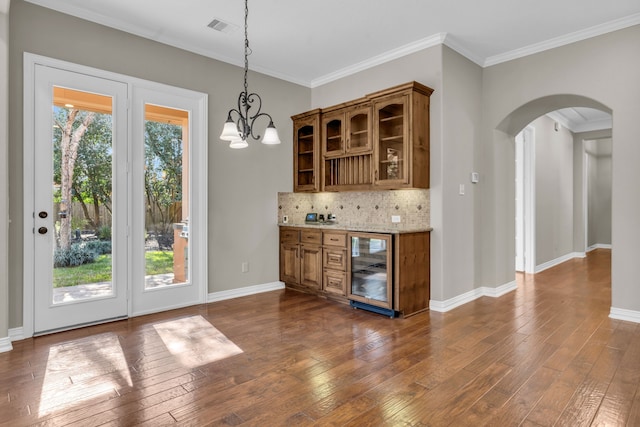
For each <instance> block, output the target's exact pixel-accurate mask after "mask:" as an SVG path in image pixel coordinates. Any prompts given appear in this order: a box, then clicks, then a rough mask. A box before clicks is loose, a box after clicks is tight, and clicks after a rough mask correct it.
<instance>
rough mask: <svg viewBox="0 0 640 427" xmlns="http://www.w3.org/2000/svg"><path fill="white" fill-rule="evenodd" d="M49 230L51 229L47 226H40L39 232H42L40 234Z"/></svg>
mask: <svg viewBox="0 0 640 427" xmlns="http://www.w3.org/2000/svg"><path fill="white" fill-rule="evenodd" d="M47 231H49V230H47V227H40V228H38V233H40V234H47Z"/></svg>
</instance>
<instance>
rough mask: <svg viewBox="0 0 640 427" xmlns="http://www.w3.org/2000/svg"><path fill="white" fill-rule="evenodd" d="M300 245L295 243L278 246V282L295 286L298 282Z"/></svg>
mask: <svg viewBox="0 0 640 427" xmlns="http://www.w3.org/2000/svg"><path fill="white" fill-rule="evenodd" d="M299 250H300V245H298V244H296V243H281V244H280V280H281V281H283V282H285V283H293V284H297V283H298V282H299V281H300V258H298V252H299Z"/></svg>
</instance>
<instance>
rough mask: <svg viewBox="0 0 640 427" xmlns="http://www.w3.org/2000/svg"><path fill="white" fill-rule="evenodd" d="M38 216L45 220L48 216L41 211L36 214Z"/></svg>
mask: <svg viewBox="0 0 640 427" xmlns="http://www.w3.org/2000/svg"><path fill="white" fill-rule="evenodd" d="M38 216H39V217H40V218H42V219H45V218H46V217H47V216H49V214H48V213H46V212H45V211H41V212H39V213H38Z"/></svg>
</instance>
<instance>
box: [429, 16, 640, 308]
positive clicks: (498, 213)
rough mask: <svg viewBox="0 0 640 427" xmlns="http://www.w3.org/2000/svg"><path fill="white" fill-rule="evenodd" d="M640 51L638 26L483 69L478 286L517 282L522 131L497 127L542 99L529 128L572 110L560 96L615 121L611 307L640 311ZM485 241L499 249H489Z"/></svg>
mask: <svg viewBox="0 0 640 427" xmlns="http://www.w3.org/2000/svg"><path fill="white" fill-rule="evenodd" d="M638 46H640V26H635V27H630V28H627V29H624V30H620V31H616V32H614V33H609V34H605V35H602V36H599V37H596V38H592V39H589V40H585V41H582V42H578V43H574V44H570V45H567V46H563V47H560V48H557V49H553V50H549V51H546V52H542V53H539V54H536V55H531V56H528V57H526V58H521V59H518V60H514V61H510V62H507V63H503V64H499V65H496V66H493V67H489V68H486V69H485V70H484V73H483V107H482V109H483V114H484V120H483V121H484V123H483V130H482V132H483V133H482V146H481V147H480V149H482V150H483V162H482V165H481V167H482V169H483V170H484V171H486V173H489V174H490V179H489V180H488V182H487V185H486V186H485V187H484V189H483V192H482V199H483V201H486V203H483V204H482V205H481V206H480V205H478V204H477V205H476V208H477V209H478V214H479V215H481V216H482V218H483V219H482V224H483V226H482V227H481V229H480V230H477V231H479V233H478V239H477V240H476V251H480V248H481V247H482V246H484V247H485V251H484V252H485V255H484V260H485V261H486V262H484V263H483V265H482V267H483V271H482V272H481V274H480V275H479V276H478V282H477V284H485V285H487V286H491V284H493V285H499V284H502V283H505V282H506V281H508V280H512V277H513V262H512V260H513V255H512V254H513V253H514V251H513V243H512V242H513V240H514V238H513V235H514V231H513V230H514V226H513V224H514V220H513V207H512V205H513V203H512V195H513V194H514V192H513V188H512V187H513V184H512V183H513V176H514V167H513V161H512V159H513V149H512V148H510V147H511V145H512V144H511V142H510V141H511V138H512V136H513V135H514V133H513V132H512V131H513V130H514V128H518V127H520V126H517V124H516V123H512V125H513V126H508V125H505V126H503V127H502V128H501V130H498V128H499V127H500V125H501V123H502V124H505V119H508V118H509V117H510V116H511V115H512V113H513V112H514V111H516V110H517V109H518V108H519V107H521V106H523V105H525V104H527V103H530V102H532V101H534V100H536V99H538V98H541V97H547V96H549V97H550V98H548V101H549V102H548V103H547V105H546V108H542V111H541V112H540V111H530V114H529V116H530V117H529V118H528V120H527V114H523V115H522V117H521V119H522V121H523V122H524V123H522V126H524V125H525V124H526V122H527V121H530V120H531V119H533V118H535V117H537V116H539V115H540V114H543V113H545V112H548V111H551V110H555V109H557V108H561V107H562V106H567V105H562V102H553V101H554V100H556V101H558V100H561V99H564V98H563V97H554V95H567V94H570V95H578V96H580V97H586V98H588V99H590V100H595V101H597V102H596V103H600V106H602V105H604V106H605V107H604V108H605V111H606V108H608V109H610V111H611V112H612V114H613V123H614V127H613V141H614V143H613V144H614V147H613V164H614V168H613V178H612V179H613V189H612V209H613V213H612V244H613V246H614V248H615V250H614V251H613V259H612V306H613V307H615V308H621V309H628V310H636V311H638V310H640V289H639V288H638V287H637V286H635V285H634V283H635V277H636V275H637V271H635V268H634V266H635V265H636V264H637V259H638V258H639V257H640V248H639V247H638V245H637V242H638V241H640V227H638V222H637V219H636V218H637V215H636V214H635V213H636V212H637V211H638V210H639V209H640V193H638V192H629V191H628V186H629V183H632V182H637V181H638V179H640V168H638V167H637V159H639V158H640V142H639V139H640V120H638V117H640V103H639V102H638V99H639V97H640V79H638V78H637V76H638V75H640V56H639V55H638ZM579 99H582V98H579ZM583 104H584V105H575V106H594V105H593V104H591V105H586V104H589V103H587V102H586V101H585V102H584V103H583ZM539 106H540V105H538V107H539ZM545 109H547V111H544V110H545ZM534 114H535V115H534ZM531 116H532V117H531ZM507 121H509V120H507ZM520 129H521V127H520ZM505 130H507V131H508V132H505ZM515 130H516V132H517V129H515ZM432 209H433V206H432ZM485 241H490V242H492V244H491V245H484V244H483V242H485ZM505 260H508V262H505Z"/></svg>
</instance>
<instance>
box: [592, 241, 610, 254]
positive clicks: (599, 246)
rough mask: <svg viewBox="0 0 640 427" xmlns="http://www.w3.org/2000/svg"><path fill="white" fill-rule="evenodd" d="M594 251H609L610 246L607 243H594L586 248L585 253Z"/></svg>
mask: <svg viewBox="0 0 640 427" xmlns="http://www.w3.org/2000/svg"><path fill="white" fill-rule="evenodd" d="M596 249H611V245H610V244H608V243H596V244H595V245H591V246H589V247H588V248H587V252H591V251H593V250H596Z"/></svg>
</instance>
